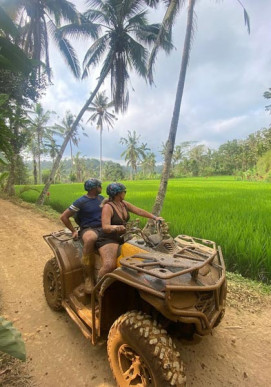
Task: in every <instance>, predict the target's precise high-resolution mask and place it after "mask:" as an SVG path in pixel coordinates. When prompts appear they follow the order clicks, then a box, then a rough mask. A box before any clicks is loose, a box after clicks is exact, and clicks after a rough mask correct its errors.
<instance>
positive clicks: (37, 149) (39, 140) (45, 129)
mask: <svg viewBox="0 0 271 387" xmlns="http://www.w3.org/2000/svg"><path fill="white" fill-rule="evenodd" d="M27 113H28V117H29V120H30V122H31V125H30V129H31V133H32V141H31V149H32V153H33V160H34V170H35V162H36V161H37V164H38V184H42V176H41V155H42V153H44V152H45V149H44V140H45V139H46V140H48V141H51V139H52V135H53V131H52V129H51V127H49V126H48V125H47V124H48V121H49V120H50V118H51V114H52V113H54V112H53V111H50V110H47V111H44V109H43V107H42V105H41V104H40V103H37V104H36V105H34V106H32V110H28V112H27ZM33 116H34V117H33ZM34 178H35V176H34Z"/></svg>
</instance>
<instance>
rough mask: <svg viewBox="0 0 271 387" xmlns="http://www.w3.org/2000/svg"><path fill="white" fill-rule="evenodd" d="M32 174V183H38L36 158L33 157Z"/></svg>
mask: <svg viewBox="0 0 271 387" xmlns="http://www.w3.org/2000/svg"><path fill="white" fill-rule="evenodd" d="M33 176H34V184H35V185H37V184H38V171H37V160H36V158H35V157H34V159H33Z"/></svg>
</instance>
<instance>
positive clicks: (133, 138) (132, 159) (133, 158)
mask: <svg viewBox="0 0 271 387" xmlns="http://www.w3.org/2000/svg"><path fill="white" fill-rule="evenodd" d="M139 138H140V136H137V134H136V131H135V130H134V131H133V133H132V132H131V131H130V130H128V138H125V137H121V139H120V143H121V144H122V145H125V146H126V150H125V151H124V152H122V154H121V157H124V160H125V161H126V163H127V166H130V167H131V169H130V171H131V173H130V179H131V180H133V179H134V175H135V174H136V171H137V165H138V162H139V161H141V160H142V159H144V157H145V152H144V150H142V145H139V144H138V140H139Z"/></svg>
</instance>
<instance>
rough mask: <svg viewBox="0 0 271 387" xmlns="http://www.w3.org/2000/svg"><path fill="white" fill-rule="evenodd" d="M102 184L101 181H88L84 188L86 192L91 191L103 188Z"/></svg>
mask: <svg viewBox="0 0 271 387" xmlns="http://www.w3.org/2000/svg"><path fill="white" fill-rule="evenodd" d="M101 186H102V182H101V180H99V179H88V180H87V181H85V184H84V188H85V190H86V191H90V190H92V189H93V188H97V187H101Z"/></svg>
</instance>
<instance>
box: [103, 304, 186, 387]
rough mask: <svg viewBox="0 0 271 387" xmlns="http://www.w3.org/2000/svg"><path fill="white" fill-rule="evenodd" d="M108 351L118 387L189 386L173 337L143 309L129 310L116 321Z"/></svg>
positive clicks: (109, 336)
mask: <svg viewBox="0 0 271 387" xmlns="http://www.w3.org/2000/svg"><path fill="white" fill-rule="evenodd" d="M107 352H108V358H109V363H110V367H111V369H112V372H113V374H114V377H115V379H116V381H117V384H118V386H121V387H126V386H142V387H143V386H144V387H145V386H146V387H166V386H178V387H180V386H185V385H186V378H185V372H184V366H183V363H182V361H181V359H180V354H179V352H177V350H176V348H175V345H174V344H173V342H172V339H171V338H170V337H169V336H168V334H167V332H166V331H165V330H164V329H162V328H161V326H160V325H159V324H157V322H156V321H154V320H152V319H151V317H150V316H148V315H146V314H144V313H142V312H138V311H133V312H127V313H125V314H124V315H122V316H120V317H119V318H118V319H117V320H116V321H115V323H114V324H113V325H112V327H111V329H110V332H109V335H108V342H107Z"/></svg>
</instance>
